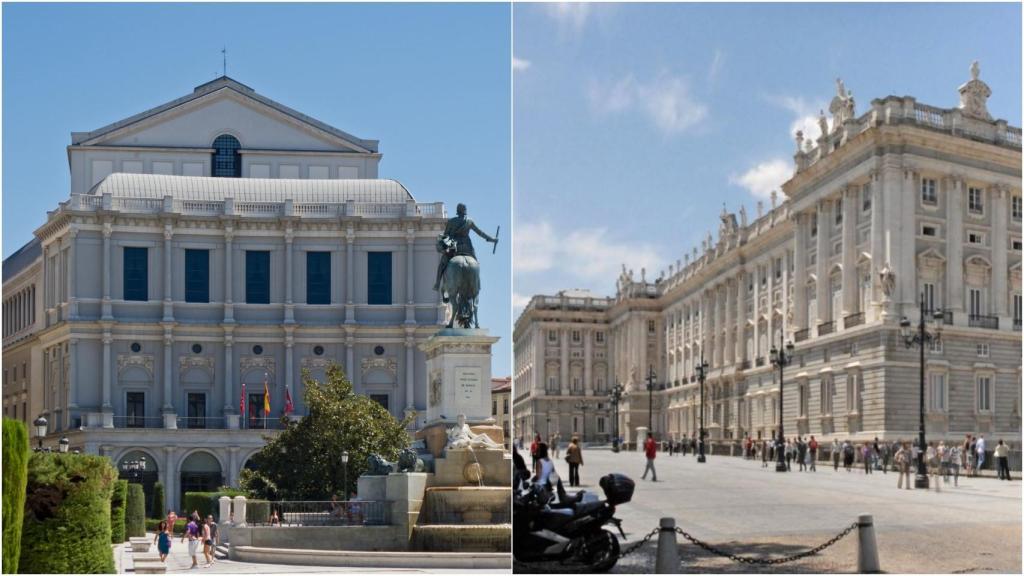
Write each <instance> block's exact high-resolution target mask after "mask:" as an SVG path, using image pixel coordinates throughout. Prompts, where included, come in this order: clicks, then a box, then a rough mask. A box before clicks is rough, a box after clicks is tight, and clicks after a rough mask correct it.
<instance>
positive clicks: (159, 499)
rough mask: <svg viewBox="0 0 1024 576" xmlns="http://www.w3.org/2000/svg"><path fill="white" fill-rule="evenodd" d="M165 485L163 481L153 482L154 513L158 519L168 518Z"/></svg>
mask: <svg viewBox="0 0 1024 576" xmlns="http://www.w3.org/2000/svg"><path fill="white" fill-rule="evenodd" d="M164 506H165V504H164V485H163V483H161V482H157V483H156V484H153V505H152V514H153V517H154V518H156V519H158V520H159V519H161V518H166V517H167V516H166V512H164Z"/></svg>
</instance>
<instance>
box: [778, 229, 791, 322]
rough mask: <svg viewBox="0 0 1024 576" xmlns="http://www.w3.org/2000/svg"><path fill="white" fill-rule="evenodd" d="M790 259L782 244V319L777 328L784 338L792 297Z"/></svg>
mask: <svg viewBox="0 0 1024 576" xmlns="http://www.w3.org/2000/svg"><path fill="white" fill-rule="evenodd" d="M791 261H792V256H790V254H789V250H787V249H786V248H785V246H783V249H782V294H781V297H782V320H781V324H782V325H781V326H779V329H780V330H781V331H782V339H783V340H785V339H786V329H787V326H786V318H787V317H788V316H789V314H788V311H789V299H790V298H792V297H793V295H792V294H790V293H789V263H790V262H791Z"/></svg>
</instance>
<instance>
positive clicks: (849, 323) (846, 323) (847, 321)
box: [843, 312, 864, 330]
mask: <svg viewBox="0 0 1024 576" xmlns="http://www.w3.org/2000/svg"><path fill="white" fill-rule="evenodd" d="M863 323H864V313H863V312H857V313H856V314H850V315H849V316H847V317H845V318H843V328H844V329H846V330H849V329H850V328H853V327H854V326H860V325H861V324H863Z"/></svg>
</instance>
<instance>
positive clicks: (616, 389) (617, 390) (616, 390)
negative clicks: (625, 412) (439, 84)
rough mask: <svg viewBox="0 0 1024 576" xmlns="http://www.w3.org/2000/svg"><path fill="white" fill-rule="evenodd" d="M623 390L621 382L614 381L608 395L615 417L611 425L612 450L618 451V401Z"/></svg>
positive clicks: (620, 399)
mask: <svg viewBox="0 0 1024 576" xmlns="http://www.w3.org/2000/svg"><path fill="white" fill-rule="evenodd" d="M623 390H624V388H623V387H622V384H619V383H618V382H616V383H615V386H612V392H611V394H610V395H609V397H610V399H611V402H612V408H613V412H614V418H615V420H614V424H613V425H612V434H613V437H612V452H618V451H619V402H621V401H622V392H623Z"/></svg>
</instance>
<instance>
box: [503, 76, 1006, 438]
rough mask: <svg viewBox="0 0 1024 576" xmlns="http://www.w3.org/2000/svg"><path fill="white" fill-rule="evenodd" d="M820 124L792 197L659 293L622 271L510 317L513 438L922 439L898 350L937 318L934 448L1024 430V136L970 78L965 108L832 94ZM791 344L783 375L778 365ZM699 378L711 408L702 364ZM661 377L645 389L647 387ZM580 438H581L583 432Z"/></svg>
mask: <svg viewBox="0 0 1024 576" xmlns="http://www.w3.org/2000/svg"><path fill="white" fill-rule="evenodd" d="M837 88H838V90H837V96H836V99H835V100H834V101H833V104H832V107H831V108H830V110H832V112H833V118H832V122H831V126H829V123H828V121H827V119H826V118H824V117H822V118H821V119H820V124H821V125H823V126H824V127H825V131H824V133H823V134H822V135H821V137H820V138H818V139H817V140H816V141H813V142H812V141H810V140H805V139H804V135H803V134H802V133H797V141H796V148H797V149H796V153H795V155H794V160H795V167H794V174H793V176H792V178H790V179H789V180H788V181H787V182H786V183H785V184H783V187H782V188H783V192H784V193H785V200H784V201H781V202H780V201H778V200H777V199H776V196H775V195H774V194H773V195H772V198H771V205H770V206H769V207H768V208H767V210H766V211H765V210H764V209H762V207H761V203H760V202H759V203H758V211H757V214H756V215H755V216H754V217H753V218H752V219H750V221H748V218H747V214H746V212H745V211H743V210H741V211H740V213H739V214H738V215H737V214H733V213H728V212H726V211H725V210H724V209H723V212H722V214H721V224H720V227H719V231H718V238H717V240H713V239H712V237H711V234H710V233H709V234H708V236H707V238H706V239H705V240H704V241H703V242H702V246H701V247H700V248H696V247H695V248H693V250H692V252H687V253H686V254H685V257H684V258H681V259H680V260H678V261H676V263H675V264H674V265H672V266H670V267H669V269H668V273H667V274H661V275H659V276H658V277H657V278H654V277H652V276H648V274H647V273H646V272H645V271H641V273H640V274H639V275H637V274H634V272H633V271H632V270H627V269H626V267H625V266H624V267H623V271H622V273H621V275H620V276H619V278H618V282H617V290H616V294H615V296H614V297H612V298H598V297H594V296H593V295H582V294H573V293H569V292H562V293H559V294H558V295H556V296H534V297H533V298H532V299H531V301H530V303H529V304H528V305H527V306H526V308H525V310H524V311H523V313H522V315H521V316H520V317H519V319H518V321H517V322H516V326H515V331H514V346H515V370H514V378H515V382H516V389H517V390H518V392H519V396H518V397H517V398H516V402H515V407H514V410H515V414H516V436H517V437H525V438H529V437H531V436H532V435H533V434H534V433H538V432H539V433H541V434H542V435H544V437H548V436H549V435H550V434H552V433H555V432H561V433H562V435H563V437H564V436H565V435H566V432H568V431H570V430H571V431H572V432H573V433H580V434H583V435H584V436H585V440H586V441H595V440H605V439H608V438H610V436H609V435H610V433H611V432H612V428H611V427H610V426H609V423H608V419H609V417H612V415H613V411H612V408H613V407H612V406H611V404H610V403H609V392H610V390H611V385H614V384H615V383H620V384H621V385H622V386H623V387H624V388H625V394H624V397H623V400H622V402H621V404H620V406H619V412H618V419H619V421H618V424H619V431H620V434H621V435H622V436H623V437H625V439H626V441H627V442H634V441H635V439H636V431H637V428H640V427H647V426H648V422H649V421H652V422H653V424H652V427H653V431H654V433H655V435H656V436H657V437H659V438H670V437H671V438H679V437H682V436H683V435H687V436H691V437H692V436H693V435H694V434H695V433H696V432H697V430H698V428H699V426H700V422H701V408H702V407H703V422H704V427H705V428H706V429H707V431H708V433H709V435H710V437H711V438H712V439H719V440H729V439H740V438H743V437H744V436H746V435H750V436H752V437H755V438H766V437H771V436H772V435H773V434H775V433H777V431H778V422H779V416H780V412H779V411H780V409H781V410H782V416H783V418H784V433H785V435H786V436H787V437H788V436H795V435H797V434H803V435H807V434H814V435H815V436H817V437H818V438H819V439H824V440H830V439H832V438H852V439H867V438H873V437H875V436H878V437H880V438H885V439H897V438H903V439H910V438H912V437H915V435H916V432H917V430H918V421H919V413H920V412H919V409H918V406H919V401H920V392H919V382H920V380H919V369H920V364H919V360H918V358H919V352H918V351H917V350H916V349H913V348H907V347H906V346H905V345H904V341H903V339H902V338H901V337H900V321H901V319H902V318H906V319H908V320H909V321H910V322H911V323H912V324H913V325H914V326H915V327H916V325H917V320H918V318H919V314H920V312H921V310H922V308H923V309H924V311H925V312H927V313H928V314H929V317H930V318H932V317H933V316H934V314H933V312H934V311H936V310H942V313H941V314H940V315H939V317H938V319H937V321H935V320H932V324H933V329H941V341H938V342H933V343H930V344H929V345H928V346H927V349H926V366H925V371H926V375H925V381H926V390H925V399H924V401H925V405H926V430H927V436H928V438H930V439H935V440H938V439H946V440H954V439H960V438H962V437H963V435H964V434H965V433H982V434H985V435H986V436H988V437H989V438H1004V439H1005V440H1007V441H1009V442H1011V444H1013V445H1015V446H1017V447H1019V446H1020V440H1021V434H1020V425H1021V384H1020V383H1021V130H1020V128H1019V127H1012V126H1008V125H1007V123H1006V121H1004V120H994V119H992V118H991V116H990V115H989V114H988V111H987V109H986V105H985V99H986V98H987V97H988V94H990V91H989V89H988V87H987V86H985V85H984V83H983V82H981V81H980V80H979V79H978V77H977V69H976V68H972V79H971V80H969V81H968V82H967V83H965V84H964V85H963V86H961V87H960V95H961V105H960V106H959V107H957V108H936V107H933V106H928V105H924V104H921V103H919V102H917V101H915V100H914V99H913V98H911V97H896V96H889V97H886V98H883V99H880V100H874V101H872V102H871V104H870V108H869V109H868V110H867V112H866V113H864V114H862V115H861V116H859V117H858V116H856V115H855V114H854V103H853V98H852V96H851V95H850V94H849V93H848V92H846V91H845V88H844V87H842V84H841V83H839V86H838V87H837ZM789 341H792V342H793V343H794V345H795V352H794V355H793V363H792V364H791V365H790V366H788V367H786V368H785V372H784V380H783V382H784V386H783V392H782V393H781V394H780V386H779V371H778V369H777V368H774V367H773V366H772V363H771V357H770V351H771V349H773V348H779V347H781V346H783V345H784V343H785V342H789ZM702 359H703V361H705V362H707V364H708V366H709V368H708V372H707V380H706V386H705V393H704V398H703V400H702V399H701V397H700V386H699V384H698V380H697V378H696V375H695V374H696V371H695V367H696V366H697V365H698V364H700V362H701V360H702ZM651 371H653V373H654V380H653V390H652V391H649V390H648V376H649V374H650V373H651ZM584 428H585V430H584Z"/></svg>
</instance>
